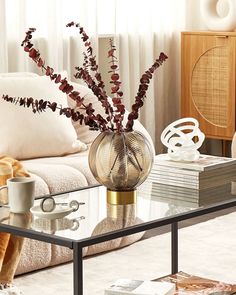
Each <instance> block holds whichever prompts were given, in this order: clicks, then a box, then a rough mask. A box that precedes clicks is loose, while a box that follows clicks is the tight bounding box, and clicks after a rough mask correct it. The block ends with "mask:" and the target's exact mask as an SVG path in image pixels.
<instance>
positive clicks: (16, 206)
mask: <svg viewBox="0 0 236 295" xmlns="http://www.w3.org/2000/svg"><path fill="white" fill-rule="evenodd" d="M2 189H7V190H8V205H9V207H10V211H11V212H13V213H25V212H28V211H29V210H30V208H31V207H33V205H34V189H35V180H34V179H33V178H30V177H13V178H9V179H8V180H7V184H6V185H3V186H1V187H0V190H2Z"/></svg>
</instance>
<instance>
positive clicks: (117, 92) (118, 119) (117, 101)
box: [108, 39, 125, 132]
mask: <svg viewBox="0 0 236 295" xmlns="http://www.w3.org/2000/svg"><path fill="white" fill-rule="evenodd" d="M115 52H116V47H115V45H114V44H113V39H110V50H109V51H108V57H109V58H110V59H111V66H110V69H111V70H110V71H109V73H111V81H110V84H112V87H111V93H112V94H113V98H112V102H113V106H114V107H116V110H115V112H116V113H117V114H116V115H115V116H114V122H115V124H116V128H117V130H118V131H119V132H120V131H122V129H123V125H122V122H123V119H124V113H125V106H124V104H123V103H122V98H123V92H122V90H121V88H120V87H121V81H120V75H119V73H118V70H119V67H118V62H117V58H116V56H115Z"/></svg>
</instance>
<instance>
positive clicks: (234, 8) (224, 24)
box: [200, 0, 236, 31]
mask: <svg viewBox="0 0 236 295" xmlns="http://www.w3.org/2000/svg"><path fill="white" fill-rule="evenodd" d="M218 6H220V7H221V8H222V9H223V10H224V11H227V14H226V15H224V16H223V17H222V16H221V15H220V14H219V13H218ZM200 10H201V15H202V19H203V21H204V22H205V25H206V26H207V28H208V29H209V30H212V31H233V30H235V29H236V0H201V2H200Z"/></svg>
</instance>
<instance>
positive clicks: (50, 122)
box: [0, 76, 86, 159]
mask: <svg viewBox="0 0 236 295" xmlns="http://www.w3.org/2000/svg"><path fill="white" fill-rule="evenodd" d="M3 94H8V95H9V96H13V97H34V98H37V99H41V98H43V99H46V100H49V101H56V102H57V103H58V104H59V105H62V106H64V107H66V106H67V99H66V95H65V94H64V93H62V92H61V91H60V90H59V89H58V85H56V84H55V83H52V82H51V81H50V79H49V78H48V77H45V76H43V77H39V76H38V77H4V78H1V77H0V96H2V95H3ZM0 126H1V128H0V138H1V141H0V154H9V155H10V156H12V157H14V158H16V159H27V158H36V157H45V156H46V157H48V156H61V155H66V154H70V153H75V152H79V151H81V150H85V149H86V145H85V144H84V143H82V142H81V141H78V140H77V135H76V132H75V130H74V128H73V126H72V124H71V121H70V119H68V118H66V117H65V116H60V115H59V114H58V113H57V112H55V113H54V112H52V111H51V110H47V111H46V112H43V113H40V114H39V113H35V114H34V113H33V112H32V110H31V109H28V108H24V107H21V106H18V105H17V106H16V105H13V104H11V103H9V102H5V101H4V100H2V99H1V100H0Z"/></svg>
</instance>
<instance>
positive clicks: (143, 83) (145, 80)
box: [125, 52, 168, 131]
mask: <svg viewBox="0 0 236 295" xmlns="http://www.w3.org/2000/svg"><path fill="white" fill-rule="evenodd" d="M167 58H168V57H167V55H165V54H164V53H163V52H161V53H160V55H159V58H158V59H156V61H155V62H154V64H153V65H152V66H151V67H150V68H149V69H148V70H147V71H146V72H145V73H144V74H143V75H142V77H141V79H140V84H139V89H138V93H137V95H136V97H135V103H134V104H133V105H132V111H131V113H130V114H129V115H128V122H127V124H126V127H125V129H126V130H127V131H131V130H132V129H133V125H134V120H136V119H138V117H139V109H140V108H141V107H142V106H143V104H144V99H145V98H146V92H147V90H148V85H149V83H150V80H151V79H152V77H153V74H154V72H155V70H156V69H158V68H159V67H160V66H161V65H162V64H163V62H164V61H166V59H167Z"/></svg>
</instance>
